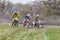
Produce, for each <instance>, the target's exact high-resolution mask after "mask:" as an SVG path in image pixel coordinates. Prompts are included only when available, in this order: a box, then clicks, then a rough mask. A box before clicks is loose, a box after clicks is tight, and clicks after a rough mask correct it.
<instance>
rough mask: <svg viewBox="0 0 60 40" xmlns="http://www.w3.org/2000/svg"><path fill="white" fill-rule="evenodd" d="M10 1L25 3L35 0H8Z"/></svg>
mask: <svg viewBox="0 0 60 40" xmlns="http://www.w3.org/2000/svg"><path fill="white" fill-rule="evenodd" d="M9 1H10V2H13V3H23V4H26V3H28V2H30V1H35V0H9Z"/></svg>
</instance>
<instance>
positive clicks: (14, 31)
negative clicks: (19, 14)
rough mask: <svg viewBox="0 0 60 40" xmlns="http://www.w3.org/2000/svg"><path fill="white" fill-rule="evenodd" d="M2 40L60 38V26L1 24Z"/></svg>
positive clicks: (57, 39) (47, 39) (56, 39)
mask: <svg viewBox="0 0 60 40" xmlns="http://www.w3.org/2000/svg"><path fill="white" fill-rule="evenodd" d="M0 40H60V27H59V26H45V27H44V28H26V27H22V26H20V25H19V27H12V26H11V25H7V24H5V25H0Z"/></svg>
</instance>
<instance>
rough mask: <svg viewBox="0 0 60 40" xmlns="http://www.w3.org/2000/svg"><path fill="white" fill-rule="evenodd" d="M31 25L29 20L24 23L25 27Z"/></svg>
mask: <svg viewBox="0 0 60 40" xmlns="http://www.w3.org/2000/svg"><path fill="white" fill-rule="evenodd" d="M29 25H30V20H29V19H27V20H25V21H24V22H23V26H24V27H29Z"/></svg>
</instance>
